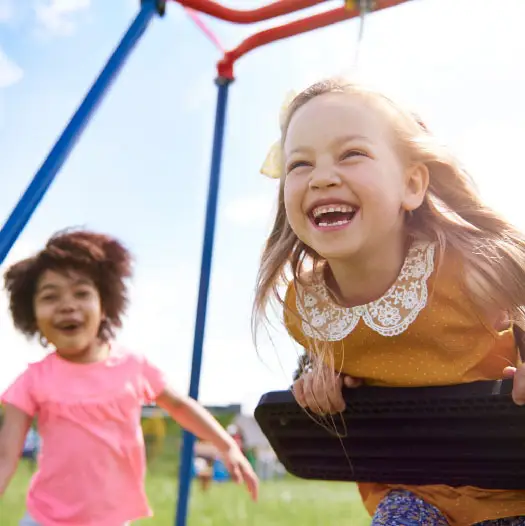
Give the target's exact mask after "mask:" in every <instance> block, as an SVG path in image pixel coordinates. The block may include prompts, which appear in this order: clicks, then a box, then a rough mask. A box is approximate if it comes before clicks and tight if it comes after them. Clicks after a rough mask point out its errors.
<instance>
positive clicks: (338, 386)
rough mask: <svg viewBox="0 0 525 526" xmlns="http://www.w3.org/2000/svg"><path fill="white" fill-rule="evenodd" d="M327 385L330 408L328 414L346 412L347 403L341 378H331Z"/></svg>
mask: <svg viewBox="0 0 525 526" xmlns="http://www.w3.org/2000/svg"><path fill="white" fill-rule="evenodd" d="M327 382H328V383H327V385H326V396H327V399H328V403H329V407H328V409H327V412H328V413H340V412H341V411H344V410H345V407H346V403H345V400H344V398H343V379H342V377H341V376H337V377H334V376H333V375H332V378H329V379H328V380H327Z"/></svg>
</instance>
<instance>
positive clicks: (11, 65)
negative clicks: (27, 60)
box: [0, 48, 24, 88]
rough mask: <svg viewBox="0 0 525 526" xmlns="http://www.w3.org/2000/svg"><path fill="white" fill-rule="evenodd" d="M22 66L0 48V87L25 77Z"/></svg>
mask: <svg viewBox="0 0 525 526" xmlns="http://www.w3.org/2000/svg"><path fill="white" fill-rule="evenodd" d="M23 75H24V72H23V71H22V68H20V66H18V65H17V64H15V62H13V61H12V60H11V59H10V58H9V57H8V56H7V55H6V54H5V53H4V51H3V50H2V48H0V88H7V87H8V86H12V85H13V84H16V83H17V82H18V81H19V80H21V78H22V77H23Z"/></svg>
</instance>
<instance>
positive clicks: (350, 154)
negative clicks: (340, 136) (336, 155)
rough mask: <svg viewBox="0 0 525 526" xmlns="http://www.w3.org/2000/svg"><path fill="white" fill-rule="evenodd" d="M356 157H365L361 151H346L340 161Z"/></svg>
mask: <svg viewBox="0 0 525 526" xmlns="http://www.w3.org/2000/svg"><path fill="white" fill-rule="evenodd" d="M357 156H361V157H363V156H364V157H366V153H365V152H363V151H361V150H348V151H347V152H345V153H344V154H343V155H342V159H343V160H344V159H349V158H351V157H357Z"/></svg>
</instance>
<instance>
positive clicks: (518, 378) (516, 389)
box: [512, 365, 525, 405]
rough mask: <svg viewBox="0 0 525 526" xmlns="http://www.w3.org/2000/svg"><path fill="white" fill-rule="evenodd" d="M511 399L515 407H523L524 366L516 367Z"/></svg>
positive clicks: (524, 394) (524, 396) (524, 397)
mask: <svg viewBox="0 0 525 526" xmlns="http://www.w3.org/2000/svg"><path fill="white" fill-rule="evenodd" d="M512 399H513V400H514V403H515V404H516V405H525V365H522V366H521V367H518V368H517V369H516V370H515V372H514V383H513V387H512Z"/></svg>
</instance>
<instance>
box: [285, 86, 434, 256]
mask: <svg viewBox="0 0 525 526" xmlns="http://www.w3.org/2000/svg"><path fill="white" fill-rule="evenodd" d="M284 163H285V181H284V202H285V207H286V213H287V218H288V221H289V223H290V226H291V227H292V229H293V231H294V232H295V234H296V235H297V237H298V238H299V239H300V240H301V241H302V242H303V243H305V244H306V245H308V246H310V247H311V248H312V249H313V250H315V251H316V252H317V253H318V254H319V255H320V256H321V257H323V258H325V259H326V260H328V261H330V259H341V258H342V259H348V258H352V257H355V256H356V255H358V254H362V253H363V251H365V252H366V251H368V250H370V249H374V248H376V249H377V248H378V247H381V246H382V245H383V244H384V243H388V242H392V240H393V239H394V238H395V239H401V237H402V236H403V224H404V211H405V210H409V209H414V208H416V207H417V206H419V204H420V203H421V200H422V198H423V194H424V192H423V194H421V196H420V197H421V198H420V199H419V198H416V199H414V185H413V183H412V182H411V180H410V176H409V175H407V173H408V170H407V168H406V166H405V165H404V163H403V161H402V159H401V156H400V155H399V153H398V148H397V146H396V141H395V137H394V134H393V130H392V126H391V125H390V123H389V121H388V120H387V119H386V118H385V117H384V116H383V115H382V114H381V113H380V112H379V111H378V110H377V109H375V108H373V107H372V105H371V104H367V103H366V101H365V100H364V99H363V98H362V97H359V96H356V95H352V94H348V93H326V94H323V95H319V96H316V97H314V98H313V99H311V100H310V101H308V102H307V103H306V104H304V105H303V106H301V107H300V108H299V109H298V110H297V111H296V112H295V113H294V115H293V116H292V118H291V120H290V123H289V126H288V130H287V134H286V139H285V142H284ZM419 193H421V192H419Z"/></svg>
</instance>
